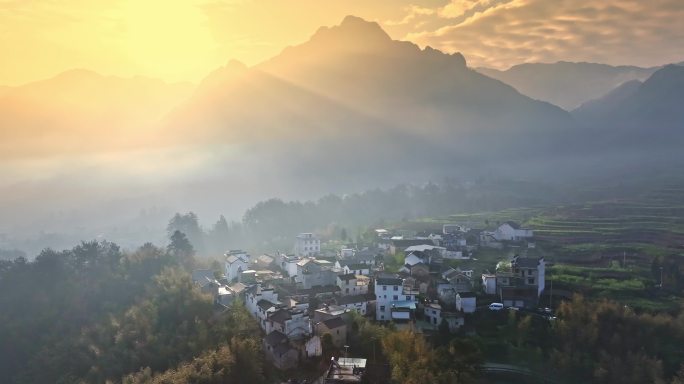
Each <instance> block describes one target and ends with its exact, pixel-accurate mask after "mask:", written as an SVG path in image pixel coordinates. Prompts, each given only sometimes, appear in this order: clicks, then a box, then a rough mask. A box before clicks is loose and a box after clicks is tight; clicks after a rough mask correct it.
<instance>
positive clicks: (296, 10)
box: [0, 0, 684, 85]
mask: <svg viewBox="0 0 684 384" xmlns="http://www.w3.org/2000/svg"><path fill="white" fill-rule="evenodd" d="M348 14H354V15H357V16H360V17H363V18H365V19H368V20H374V21H378V22H379V23H380V24H381V25H382V26H383V28H385V30H386V31H387V32H388V33H389V34H390V35H391V36H392V37H393V38H395V39H408V40H411V41H414V42H416V43H418V44H419V45H421V46H425V45H431V46H433V47H435V48H438V49H441V50H444V51H447V52H453V51H461V52H463V53H464V55H465V56H466V58H467V59H468V62H469V65H471V66H480V65H486V66H493V67H499V68H502V67H507V66H510V65H513V64H518V63H521V62H530V61H556V60H569V61H580V60H583V61H594V62H606V63H610V64H637V65H658V64H662V63H666V62H669V61H681V60H683V59H684V52H682V48H681V47H684V27H682V25H683V24H682V23H681V20H683V19H684V3H682V2H681V0H653V1H649V2H644V1H636V0H604V1H588V0H553V1H552V0H422V1H421V0H414V1H411V0H378V1H369V0H292V1H282V0H174V1H165V0H0V50H1V52H3V59H2V60H0V84H2V85H18V84H23V83H26V82H29V81H33V80H38V79H43V78H47V77H51V76H54V75H55V74H57V73H59V72H62V71H64V70H67V69H71V68H87V69H91V70H94V71H97V72H100V73H103V74H108V75H119V76H133V75H144V76H151V77H159V78H162V79H165V80H168V81H182V80H189V81H193V82H197V81H199V80H200V79H201V78H203V77H204V76H206V74H207V73H208V72H210V71H211V70H212V69H214V68H216V67H218V66H220V65H223V64H224V63H226V62H227V61H228V60H230V59H237V60H240V61H242V62H245V63H246V64H248V65H252V64H256V63H258V62H260V61H262V60H265V59H267V58H269V57H271V56H273V55H275V54H277V53H279V52H280V51H281V50H282V49H283V48H284V47H286V46H288V45H293V44H298V43H300V42H303V41H305V40H306V39H307V38H308V37H309V36H310V35H312V34H313V33H314V32H315V30H316V29H317V28H318V27H319V26H322V25H335V24H338V23H339V22H340V21H341V20H342V18H343V17H344V16H345V15H348Z"/></svg>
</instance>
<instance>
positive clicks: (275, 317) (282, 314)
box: [268, 309, 292, 324]
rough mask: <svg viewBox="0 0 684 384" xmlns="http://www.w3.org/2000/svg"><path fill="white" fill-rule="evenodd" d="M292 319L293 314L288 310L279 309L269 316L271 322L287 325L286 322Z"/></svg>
mask: <svg viewBox="0 0 684 384" xmlns="http://www.w3.org/2000/svg"><path fill="white" fill-rule="evenodd" d="M291 318H292V314H291V313H290V311H288V310H287V309H279V310H277V311H275V312H273V313H271V315H270V316H268V319H269V320H271V321H273V322H276V323H278V324H285V321H287V320H290V319H291Z"/></svg>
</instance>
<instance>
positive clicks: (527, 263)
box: [512, 257, 539, 268]
mask: <svg viewBox="0 0 684 384" xmlns="http://www.w3.org/2000/svg"><path fill="white" fill-rule="evenodd" d="M512 264H513V265H515V266H516V267H518V268H537V266H538V265H539V259H537V258H534V257H516V258H515V259H513V262H512Z"/></svg>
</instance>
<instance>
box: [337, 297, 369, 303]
mask: <svg viewBox="0 0 684 384" xmlns="http://www.w3.org/2000/svg"><path fill="white" fill-rule="evenodd" d="M368 300H369V299H368V296H367V295H351V296H342V297H339V298H337V299H336V301H337V304H338V305H346V304H354V303H363V302H367V301H368Z"/></svg>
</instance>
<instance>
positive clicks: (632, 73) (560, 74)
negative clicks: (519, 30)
mask: <svg viewBox="0 0 684 384" xmlns="http://www.w3.org/2000/svg"><path fill="white" fill-rule="evenodd" d="M659 68H660V67H652V68H641V67H635V66H611V65H606V64H595V63H571V62H566V61H560V62H557V63H548V64H546V63H530V64H520V65H515V66H513V67H511V68H509V69H507V70H505V71H500V70H497V69H490V68H477V71H478V72H480V73H483V74H485V75H487V76H489V77H492V78H494V79H498V80H501V81H503V82H504V83H506V84H510V85H511V86H513V87H514V88H515V89H517V90H518V91H520V92H521V93H523V94H525V95H527V96H530V97H532V98H533V99H537V100H544V101H548V102H549V103H552V104H554V105H557V106H559V107H561V108H563V109H565V110H568V111H570V110H573V109H575V108H577V107H579V106H580V105H582V103H584V102H587V101H589V100H592V99H595V98H597V97H600V96H603V95H605V94H606V93H608V92H610V91H611V90H613V89H614V88H615V87H617V86H619V85H620V84H622V83H625V82H628V81H631V80H640V81H643V80H645V79H646V78H648V77H649V76H651V74H653V72H655V71H657V70H658V69H659Z"/></svg>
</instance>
